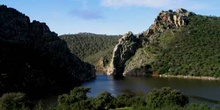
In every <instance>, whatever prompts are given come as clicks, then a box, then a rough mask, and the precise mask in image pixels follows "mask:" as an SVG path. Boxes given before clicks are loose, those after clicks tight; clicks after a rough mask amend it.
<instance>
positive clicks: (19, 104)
mask: <svg viewBox="0 0 220 110" xmlns="http://www.w3.org/2000/svg"><path fill="white" fill-rule="evenodd" d="M28 103H29V101H28V100H27V98H26V95H25V94H24V93H20V92H18V93H6V94H3V95H2V97H1V98H0V110H21V109H23V110H24V109H28V108H26V107H25V106H26V105H27V104H28Z"/></svg>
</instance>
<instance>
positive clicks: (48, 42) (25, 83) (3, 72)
mask: <svg viewBox="0 0 220 110" xmlns="http://www.w3.org/2000/svg"><path fill="white" fill-rule="evenodd" d="M0 47H1V48H0V68H1V69H0V93H4V92H13V91H19V92H25V93H27V94H34V95H33V96H35V95H36V94H40V95H41V96H42V95H43V94H46V93H47V92H50V93H51V92H57V91H58V90H65V89H70V88H71V87H73V86H77V85H79V84H80V83H82V82H84V81H87V80H90V79H92V78H95V68H94V66H92V65H90V64H88V63H85V62H83V61H81V60H80V59H79V58H78V57H77V56H75V55H73V54H71V52H70V50H69V49H68V47H67V44H66V42H64V41H63V40H61V39H60V38H59V37H58V36H57V34H56V33H54V32H51V31H50V29H49V27H48V26H47V25H46V24H45V23H41V22H38V21H32V22H31V21H30V19H29V17H28V16H26V15H24V14H22V13H20V12H18V11H17V10H16V9H13V8H8V7H7V6H4V5H1V6H0Z"/></svg>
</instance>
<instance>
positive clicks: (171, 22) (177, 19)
mask: <svg viewBox="0 0 220 110" xmlns="http://www.w3.org/2000/svg"><path fill="white" fill-rule="evenodd" d="M193 15H195V14H194V13H192V12H188V11H187V10H185V9H182V8H180V9H177V10H176V11H175V12H174V11H172V10H169V11H161V12H160V13H159V14H158V16H157V17H156V19H155V21H154V23H153V24H152V25H151V26H150V27H149V29H148V30H146V31H145V32H144V36H145V37H147V38H148V41H149V42H150V43H156V42H157V38H158V37H159V36H160V33H163V32H164V31H165V30H167V29H173V28H178V27H182V26H186V25H187V24H188V21H187V20H186V17H189V16H193Z"/></svg>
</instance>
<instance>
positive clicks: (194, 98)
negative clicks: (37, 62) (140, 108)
mask: <svg viewBox="0 0 220 110" xmlns="http://www.w3.org/2000/svg"><path fill="white" fill-rule="evenodd" d="M82 86H83V87H89V88H91V90H90V92H89V93H88V94H87V95H88V96H89V97H95V96H97V95H98V94H100V93H101V92H102V91H108V92H110V93H111V94H112V95H118V94H121V93H123V91H125V90H128V89H129V90H131V91H134V92H135V91H144V92H149V91H150V90H152V89H154V88H161V87H171V88H173V89H177V90H180V91H181V92H182V93H183V94H185V95H187V96H188V97H190V102H192V103H205V104H208V105H209V106H214V105H216V103H218V102H219V101H220V81H213V80H211V81H210V80H198V79H181V78H160V77H126V78H124V79H121V80H116V79H113V78H112V77H111V76H107V75H103V74H98V75H97V77H96V79H94V80H91V81H88V82H85V83H83V84H82ZM42 101H43V103H47V104H52V105H57V96H53V97H48V98H45V99H43V100H42Z"/></svg>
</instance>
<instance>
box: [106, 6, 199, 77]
mask: <svg viewBox="0 0 220 110" xmlns="http://www.w3.org/2000/svg"><path fill="white" fill-rule="evenodd" d="M194 15H195V14H194V13H192V12H188V11H187V10H185V9H178V10H176V11H172V10H169V11H161V12H160V13H159V14H158V16H157V17H156V19H155V21H154V23H153V24H152V25H151V26H150V27H149V29H147V30H146V31H144V32H143V33H141V34H139V35H133V34H132V32H128V33H126V34H125V35H124V36H123V37H122V38H120V39H119V43H118V44H117V45H116V46H115V49H114V50H113V56H112V61H111V64H110V66H109V68H108V73H107V74H108V75H113V76H123V75H129V76H142V75H146V74H147V73H149V74H152V73H153V70H152V69H151V65H150V64H151V63H152V62H153V61H154V59H155V56H156V54H155V53H154V52H153V51H150V48H155V47H154V46H151V45H158V42H159V41H160V37H161V34H163V33H164V32H165V31H166V30H170V29H178V28H179V27H184V26H186V25H188V21H187V17H190V16H194ZM146 48H148V49H146Z"/></svg>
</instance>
